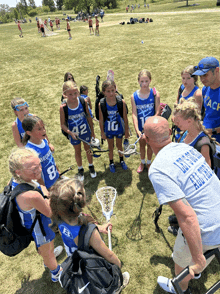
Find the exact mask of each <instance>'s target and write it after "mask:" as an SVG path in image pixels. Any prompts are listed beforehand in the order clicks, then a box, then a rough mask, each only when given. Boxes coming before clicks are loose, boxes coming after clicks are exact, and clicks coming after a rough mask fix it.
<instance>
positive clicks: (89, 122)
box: [85, 103, 95, 138]
mask: <svg viewBox="0 0 220 294" xmlns="http://www.w3.org/2000/svg"><path fill="white" fill-rule="evenodd" d="M85 106H86V113H87V117H86V119H87V121H88V124H89V126H90V129H91V135H92V137H93V138H95V133H94V127H93V122H92V118H91V115H90V112H89V108H88V105H87V103H85Z"/></svg>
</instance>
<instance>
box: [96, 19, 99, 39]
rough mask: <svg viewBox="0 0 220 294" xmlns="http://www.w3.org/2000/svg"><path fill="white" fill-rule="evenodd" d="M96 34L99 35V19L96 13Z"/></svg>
mask: <svg viewBox="0 0 220 294" xmlns="http://www.w3.org/2000/svg"><path fill="white" fill-rule="evenodd" d="M95 34H96V36H99V20H98V15H95Z"/></svg>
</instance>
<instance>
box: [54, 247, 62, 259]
mask: <svg viewBox="0 0 220 294" xmlns="http://www.w3.org/2000/svg"><path fill="white" fill-rule="evenodd" d="M62 251H63V246H57V247H56V248H55V249H54V255H55V257H56V258H57V257H58V256H59V255H60V254H61V253H62Z"/></svg>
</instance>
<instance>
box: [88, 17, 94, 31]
mask: <svg viewBox="0 0 220 294" xmlns="http://www.w3.org/2000/svg"><path fill="white" fill-rule="evenodd" d="M88 23H89V31H90V35H91V34H92V33H93V34H94V30H93V24H92V18H91V16H89V20H88Z"/></svg>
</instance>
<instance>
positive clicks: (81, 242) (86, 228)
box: [78, 223, 98, 252]
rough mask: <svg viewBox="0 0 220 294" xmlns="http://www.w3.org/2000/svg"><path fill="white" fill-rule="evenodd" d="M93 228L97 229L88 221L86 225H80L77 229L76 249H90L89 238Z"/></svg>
mask: <svg viewBox="0 0 220 294" xmlns="http://www.w3.org/2000/svg"><path fill="white" fill-rule="evenodd" d="M94 229H98V228H97V226H96V225H95V224H92V223H88V224H87V225H82V226H81V228H80V231H79V238H78V250H81V251H87V252H89V251H90V248H89V240H90V238H91V236H92V233H93V231H94Z"/></svg>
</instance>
